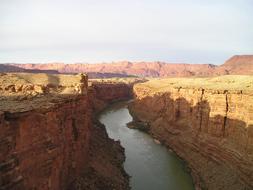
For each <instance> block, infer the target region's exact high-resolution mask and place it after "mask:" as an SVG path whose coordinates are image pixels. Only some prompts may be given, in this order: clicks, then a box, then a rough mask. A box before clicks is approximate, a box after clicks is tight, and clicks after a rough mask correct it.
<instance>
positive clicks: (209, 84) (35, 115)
mask: <svg viewBox="0 0 253 190" xmlns="http://www.w3.org/2000/svg"><path fill="white" fill-rule="evenodd" d="M252 87H253V77H252V76H247V75H226V76H218V77H208V78H196V77H193V78H189V77H188V78H166V79H149V80H147V79H143V78H133V77H128V78H114V79H90V80H88V77H87V75H85V74H76V75H63V74H45V73H40V74H32V73H2V74H0V101H1V104H0V150H1V151H0V189H11V190H12V189H17V190H19V189H38V190H42V189H43V190H44V189H48V190H49V189H55V190H57V189H66V190H68V189H71V190H72V189H73V190H77V189H94V190H96V189H105V190H107V189H108V190H109V189H119V190H121V189H122V190H125V189H130V187H129V176H128V174H127V173H126V172H125V171H124V169H123V163H124V160H125V155H124V148H123V147H121V145H120V142H119V141H114V140H112V139H110V138H109V137H108V135H107V132H106V130H105V126H104V125H103V124H101V123H100V122H99V121H98V120H97V114H98V113H100V112H101V111H102V110H104V109H105V108H106V107H107V106H108V105H110V104H111V103H112V102H116V101H120V100H127V99H130V98H132V97H133V98H134V99H133V101H132V102H131V103H130V104H129V110H130V113H131V114H132V116H133V118H134V121H133V122H131V123H129V127H130V128H136V129H140V130H143V131H145V132H147V133H149V134H150V135H152V136H153V138H154V139H155V140H156V141H158V142H161V143H162V144H164V145H165V146H167V147H168V149H170V150H172V151H174V152H175V153H176V154H177V155H178V156H179V157H181V158H182V159H183V160H184V161H185V162H186V164H187V166H188V167H189V168H190V171H191V175H192V177H193V179H194V184H195V188H196V189H209V190H217V189H231V190H243V189H244V190H245V189H247V190H250V189H252V188H253V184H252V181H253V127H252V126H253V118H252V113H253V104H252V102H253V91H252V89H253V88H252Z"/></svg>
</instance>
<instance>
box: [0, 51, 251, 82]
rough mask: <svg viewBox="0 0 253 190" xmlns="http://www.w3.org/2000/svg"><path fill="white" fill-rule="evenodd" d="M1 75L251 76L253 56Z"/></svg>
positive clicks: (41, 67) (35, 67) (27, 68)
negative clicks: (215, 61)
mask: <svg viewBox="0 0 253 190" xmlns="http://www.w3.org/2000/svg"><path fill="white" fill-rule="evenodd" d="M0 72H31V73H40V72H43V73H50V74H53V73H65V74H66V73H87V74H88V76H89V77H90V78H111V77H128V76H139V77H190V76H217V75H225V74H226V75H227V74H229V75H230V74H240V75H250V74H253V55H235V56H233V57H231V58H230V59H228V60H227V61H226V62H225V63H224V64H223V65H221V66H217V65H212V64H186V63H165V62H129V61H122V62H112V63H96V64H82V63H76V64H62V63H46V64H1V65H0Z"/></svg>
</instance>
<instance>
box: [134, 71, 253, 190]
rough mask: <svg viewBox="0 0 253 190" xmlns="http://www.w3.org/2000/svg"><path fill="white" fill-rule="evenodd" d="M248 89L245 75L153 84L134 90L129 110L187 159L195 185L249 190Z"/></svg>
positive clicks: (252, 184)
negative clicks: (133, 97)
mask: <svg viewBox="0 0 253 190" xmlns="http://www.w3.org/2000/svg"><path fill="white" fill-rule="evenodd" d="M240 81H241V82H240ZM252 86H253V78H252V77H248V76H245V77H241V76H233V77H218V78H209V79H208V78H206V79H205V78H202V79H183V80H182V79H164V80H153V81H150V82H147V83H143V84H137V85H135V86H134V95H135V99H134V102H133V103H132V105H131V106H130V110H131V113H132V114H133V116H134V118H135V121H136V122H138V123H142V125H141V127H142V128H143V127H144V128H145V129H146V130H147V131H148V132H149V133H150V134H152V135H153V136H154V137H155V138H157V139H159V140H160V141H161V142H163V143H164V144H166V145H167V146H168V147H170V148H172V149H173V150H174V151H175V152H176V153H177V154H178V155H179V156H180V157H182V158H183V159H184V160H186V161H187V163H188V165H189V167H190V168H191V169H192V175H193V177H194V178H195V183H196V185H197V186H200V187H202V188H203V189H211V190H217V189H231V190H239V189H252V188H253V133H252V131H253V117H252V114H253V91H252Z"/></svg>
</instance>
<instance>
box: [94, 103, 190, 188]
mask: <svg viewBox="0 0 253 190" xmlns="http://www.w3.org/2000/svg"><path fill="white" fill-rule="evenodd" d="M99 120H100V122H101V123H103V124H104V125H105V126H106V130H107V132H108V135H109V137H111V138H112V139H114V140H120V142H121V145H122V146H123V147H124V148H125V154H126V161H125V163H124V168H125V170H126V172H127V173H128V174H129V175H130V176H131V178H130V186H131V189H132V190H193V189H194V185H193V182H192V178H191V175H190V174H189V172H187V171H186V168H185V166H184V163H183V162H182V161H181V160H180V159H179V158H178V157H177V156H176V155H175V153H173V152H170V151H168V150H167V149H166V148H165V147H164V146H162V145H160V144H157V143H155V142H154V139H153V138H152V137H151V136H150V135H148V134H146V133H144V132H141V131H139V130H135V129H129V128H127V123H128V122H130V121H132V116H131V115H130V114H129V111H128V108H127V102H119V103H115V104H113V105H111V106H110V107H108V108H107V109H106V110H104V111H103V112H102V113H101V114H100V116H99Z"/></svg>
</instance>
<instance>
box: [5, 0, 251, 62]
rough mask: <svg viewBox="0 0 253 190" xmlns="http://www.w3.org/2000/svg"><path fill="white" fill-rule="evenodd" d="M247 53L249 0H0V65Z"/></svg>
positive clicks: (214, 58) (199, 58) (202, 58)
mask: <svg viewBox="0 0 253 190" xmlns="http://www.w3.org/2000/svg"><path fill="white" fill-rule="evenodd" d="M235 54H253V1H252V0H206V1H203V0H191V1H189V0H177V1H175V0H127V1H126V0H0V62H1V63H13V62H18V63H44V62H65V63H76V62H111V61H120V60H129V61H166V62H179V63H181V62H186V63H214V64H222V63H223V62H224V61H225V60H226V59H228V58H229V57H231V56H233V55H235Z"/></svg>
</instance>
